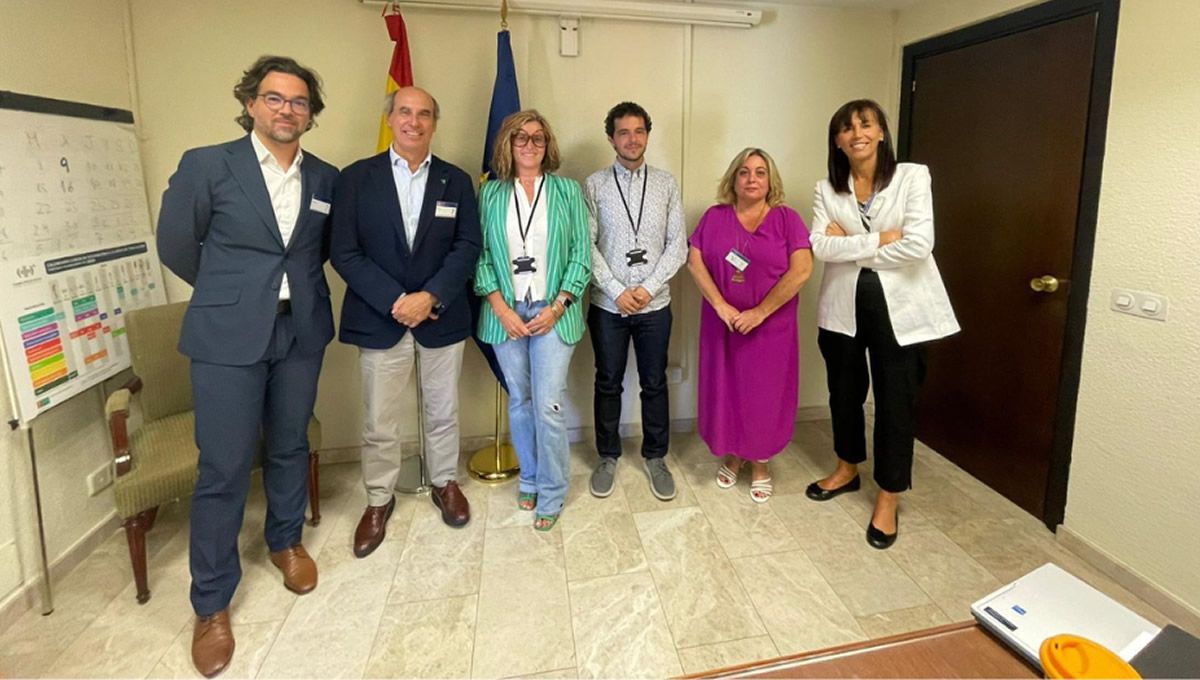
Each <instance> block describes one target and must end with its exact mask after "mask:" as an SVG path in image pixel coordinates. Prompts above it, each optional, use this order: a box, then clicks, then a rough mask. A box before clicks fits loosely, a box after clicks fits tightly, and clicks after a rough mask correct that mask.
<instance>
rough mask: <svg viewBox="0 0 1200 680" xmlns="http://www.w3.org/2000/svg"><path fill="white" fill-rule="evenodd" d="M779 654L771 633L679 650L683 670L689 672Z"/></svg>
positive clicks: (742, 662)
mask: <svg viewBox="0 0 1200 680" xmlns="http://www.w3.org/2000/svg"><path fill="white" fill-rule="evenodd" d="M777 656H779V650H777V649H775V643H774V642H772V641H771V636H769V635H761V636H759V637H752V638H745V639H743V640H730V641H729V642H718V643H717V644H714V645H700V646H699V647H687V648H684V649H681V650H679V660H680V662H682V663H683V672H684V673H687V674H692V673H703V672H704V671H712V670H717V669H720V668H728V667H730V666H738V665H741V664H744V663H751V662H753V661H762V660H763V659H773V658H775V657H777Z"/></svg>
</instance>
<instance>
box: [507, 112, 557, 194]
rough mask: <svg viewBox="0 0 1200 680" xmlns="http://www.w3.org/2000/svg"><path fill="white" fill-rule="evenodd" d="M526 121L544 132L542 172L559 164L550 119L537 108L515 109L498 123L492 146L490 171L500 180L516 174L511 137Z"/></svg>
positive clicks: (555, 138)
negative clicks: (534, 124) (544, 148)
mask: <svg viewBox="0 0 1200 680" xmlns="http://www.w3.org/2000/svg"><path fill="white" fill-rule="evenodd" d="M526 123H537V124H539V125H541V126H542V131H543V132H545V133H546V155H545V156H543V157H542V172H543V173H547V172H554V171H555V170H557V169H558V168H559V165H561V160H560V158H559V155H558V138H557V137H555V136H554V131H553V130H551V129H550V121H548V120H546V118H545V117H544V116H542V114H540V113H538V111H537V109H526V110H524V111H517V112H516V113H514V114H512V115H510V116H508V117H507V118H505V119H504V122H503V123H501V124H500V131H499V132H497V133H496V141H495V142H494V144H495V146H493V147H492V171H493V172H495V173H496V176H497V177H499V178H500V179H502V180H510V179H512V178H514V177H516V176H517V164H516V161H515V160H514V159H513V153H512V139H513V137H515V136H516V134H517V133H518V132H520V131H521V128H522V127H524V126H525V124H526ZM530 143H531V144H532V143H533V142H530Z"/></svg>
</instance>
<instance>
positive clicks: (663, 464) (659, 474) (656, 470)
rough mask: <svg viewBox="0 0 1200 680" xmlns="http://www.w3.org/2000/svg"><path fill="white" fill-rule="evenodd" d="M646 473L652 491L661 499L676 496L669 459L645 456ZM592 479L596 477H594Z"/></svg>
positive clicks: (664, 499) (669, 498) (665, 499)
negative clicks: (668, 467)
mask: <svg viewBox="0 0 1200 680" xmlns="http://www.w3.org/2000/svg"><path fill="white" fill-rule="evenodd" d="M643 463H644V464H645V466H646V474H647V475H649V476H650V491H651V493H653V494H654V497H655V498H657V499H658V500H660V501H669V500H671V499H672V498H674V497H675V478H674V477H672V476H671V471H670V470H668V469H667V461H665V460H663V459H662V458H645V459H643ZM592 479H595V477H593V478H592Z"/></svg>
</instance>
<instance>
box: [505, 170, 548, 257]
mask: <svg viewBox="0 0 1200 680" xmlns="http://www.w3.org/2000/svg"><path fill="white" fill-rule="evenodd" d="M518 184H520V180H518V181H516V182H513V207H514V208H516V209H517V233H519V234H520V235H521V251H522V252H526V251H525V237H526V236H528V235H529V230H530V229H532V228H533V215H534V213H536V212H537V206H538V201H540V200H542V187H544V186H546V178H545V177H543V178H542V182H541V184H538V190H537V194H536V195H535V196H534V197H533V205H531V206H529V223H528V224H522V223H523V220H522V219H521V203H520V201H518V200H517V185H518Z"/></svg>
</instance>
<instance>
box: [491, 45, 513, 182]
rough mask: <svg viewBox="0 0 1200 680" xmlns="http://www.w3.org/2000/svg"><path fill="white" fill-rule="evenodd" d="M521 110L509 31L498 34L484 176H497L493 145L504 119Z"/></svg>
mask: <svg viewBox="0 0 1200 680" xmlns="http://www.w3.org/2000/svg"><path fill="white" fill-rule="evenodd" d="M520 110H521V95H520V93H519V92H518V91H517V68H516V67H515V66H513V54H512V39H511V36H510V35H509V33H508V31H500V32H499V33H497V34H496V83H495V84H494V85H493V86H492V108H491V111H489V112H488V126H487V138H486V139H485V140H484V142H483V168H482V170H483V176H482V179H484V180H488V179H493V178H495V176H496V174H495V172H493V171H492V145H493V144H494V143H495V140H496V133H497V132H499V131H500V124H501V123H503V122H504V119H505V118H506V117H508V116H510V115H512V114H514V113H516V112H517V111H520Z"/></svg>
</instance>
